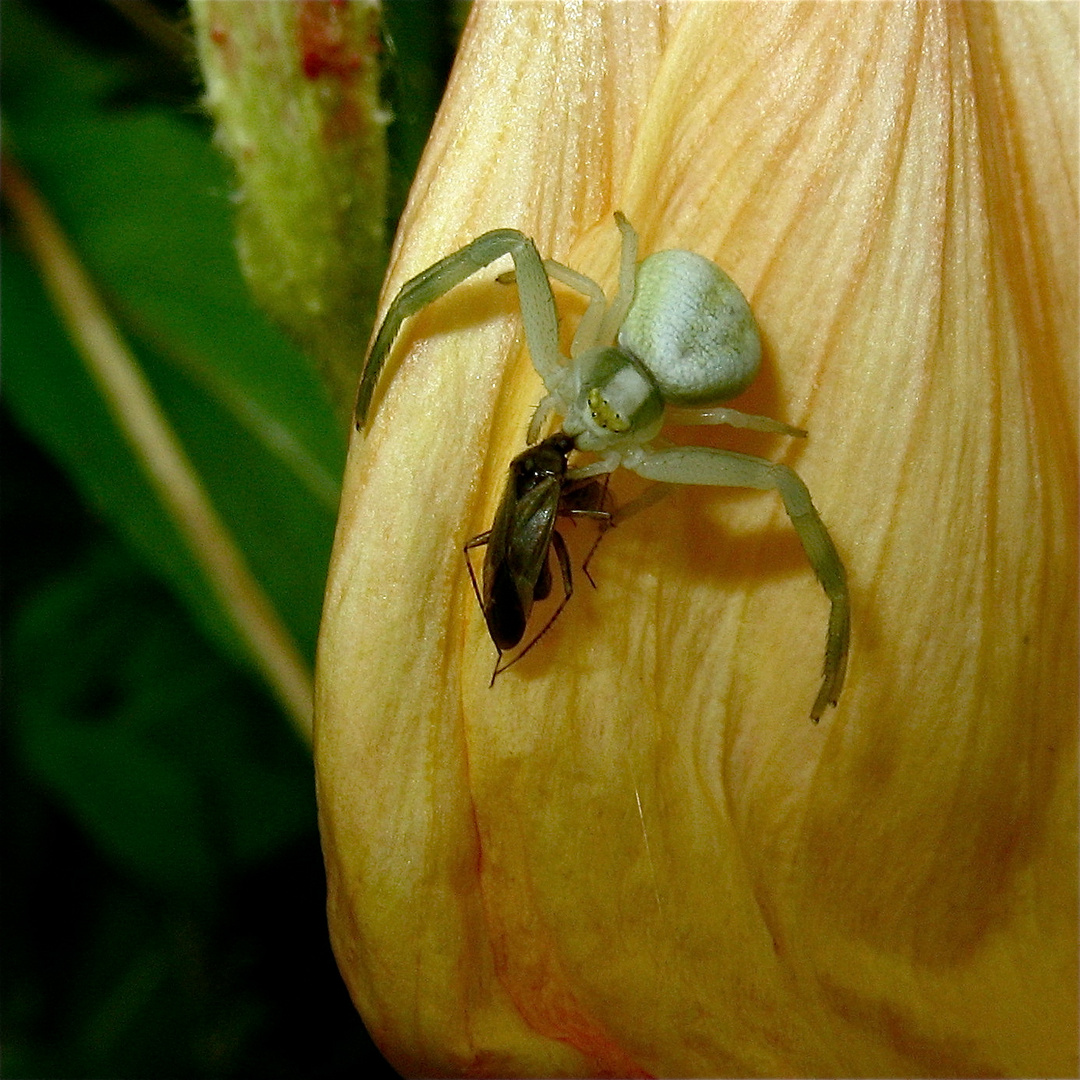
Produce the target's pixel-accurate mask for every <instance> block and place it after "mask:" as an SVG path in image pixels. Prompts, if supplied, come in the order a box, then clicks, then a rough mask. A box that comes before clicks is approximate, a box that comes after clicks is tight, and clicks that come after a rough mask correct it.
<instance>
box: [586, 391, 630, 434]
mask: <svg viewBox="0 0 1080 1080" xmlns="http://www.w3.org/2000/svg"><path fill="white" fill-rule="evenodd" d="M589 412H590V413H591V414H592V418H593V419H594V420H595V421H596V422H597V424H599V425H600V427H602V428H604V429H605V430H607V431H610V432H613V433H614V434H616V435H622V434H623V433H624V432H626V431H629V430H630V421H629V420H627V419H626V417H625V416H623V415H622V414H621V413H620V412H619V411H618V410H617V409H615V408H612V405H611V402H610V401H608V400H607V398H605V397H604V395H603V394H602V393H600V391H599V389H596V388H594V389H592V390H590V391H589Z"/></svg>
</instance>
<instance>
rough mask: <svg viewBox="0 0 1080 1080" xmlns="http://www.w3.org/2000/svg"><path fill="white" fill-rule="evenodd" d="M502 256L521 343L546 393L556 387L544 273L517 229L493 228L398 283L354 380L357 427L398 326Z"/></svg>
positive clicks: (553, 324)
mask: <svg viewBox="0 0 1080 1080" xmlns="http://www.w3.org/2000/svg"><path fill="white" fill-rule="evenodd" d="M507 254H509V255H510V256H511V257H512V258H513V260H514V268H515V272H516V277H517V282H518V302H519V304H520V307H521V321H522V323H523V324H524V326H525V340H526V341H527V342H528V346H529V353H530V355H531V356H532V362H533V364H534V365H535V367H536V370H537V371H538V372H539V374H540V377H541V378H542V379H543V380H544V384H545V385H546V386H547V387H548V389H549V391H550V390H551V389H552V388H553V387H554V386H555V385H556V384H557V382H558V377H559V373H560V371H561V368H562V365H563V360H564V358H563V356H562V354H561V353H560V352H559V323H558V317H557V315H556V312H555V298H554V296H552V293H551V282H549V281H548V277H547V274H546V273H545V272H544V264H543V262H542V261H541V259H540V255H539V253H538V252H537V250H536V245H535V244H534V243H533V242H532V240H530V239H529V238H528V237H527V236H526V235H525V234H524V233H521V232H518V230H517V229H494V230H492V231H491V232H487V233H484V235H483V236H478V237H477V238H476V239H475V240H473V241H472V243H470V244H466V245H465V247H463V248H461V249H460V250H459V251H455V252H454V253H453V254H452V255H447V256H446V258H445V259H440V260H439V261H438V262H437V263H435V264H434V265H433V266H429V267H428V268H427V269H426V270H424V271H423V272H421V273H419V274H417V275H416V277H414V278H412V279H410V280H409V281H407V282H405V284H404V285H402V287H401V290H400V291H399V292H398V294H397V296H396V297H394V301H393V303H391V305H390V307H389V309H388V310H387V312H386V317H385V318H384V319H383V323H382V326H380V327H379V332H378V334H377V335H376V336H375V342H374V344H373V345H372V346H371V351H370V352H369V353H368V358H367V362H366V363H365V364H364V371H363V374H362V375H361V376H360V388H359V390H358V391H357V395H356V426H357V428H358V429H359V428H362V427H363V425H364V421H365V419H366V418H367V412H368V408H369V406H370V405H371V396H372V394H373V393H374V392H375V384H376V383H377V382H378V379H379V372H380V371H381V370H382V367H383V364H384V363H385V362H386V357H387V355H388V354H389V352H390V347H391V346H392V345H393V343H394V338H396V337H397V333H398V330H400V329H401V324H402V323H403V322H404V321H405V320H406V319H407V318H409V317H410V316H412V315H416V314H418V313H419V312H420V311H422V310H423V309H424V308H426V307H427V306H428V304H430V303H432V302H433V301H435V300H438V298H439V297H440V296H442V295H444V294H445V293H448V292H449V291H450V290H451V289H452V288H453V287H454V286H455V285H460V284H461V282H463V281H464V280H465V279H466V278H468V277H471V276H472V275H473V274H475V273H476V272H477V271H478V270H482V269H483V268H484V267H485V266H487V265H489V264H490V263H493V262H494V261H495V260H496V259H498V258H500V257H501V256H503V255H507Z"/></svg>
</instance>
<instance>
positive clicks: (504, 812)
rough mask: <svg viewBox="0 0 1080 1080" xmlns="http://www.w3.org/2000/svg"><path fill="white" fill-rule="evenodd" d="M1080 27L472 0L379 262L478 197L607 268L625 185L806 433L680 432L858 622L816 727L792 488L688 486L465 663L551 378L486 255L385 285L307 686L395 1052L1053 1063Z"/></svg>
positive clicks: (768, 8) (703, 1062)
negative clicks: (805, 523)
mask: <svg viewBox="0 0 1080 1080" xmlns="http://www.w3.org/2000/svg"><path fill="white" fill-rule="evenodd" d="M677 14H679V15H681V19H678V20H676V19H675V16H676V15H677ZM668 19H670V20H671V22H672V23H674V25H673V26H670V25H668ZM624 20H639V21H640V24H639V25H633V26H631V25H629V24H628V23H624ZM1076 72H1077V59H1076V9H1075V8H1074V7H1072V6H1054V5H1043V4H1040V5H993V4H979V5H972V6H967V5H959V4H929V3H927V4H918V5H884V4H873V5H863V4H855V5H834V4H828V5H813V4H811V5H795V6H788V5H780V4H760V5H735V4H718V5H711V4H700V5H690V6H688V7H687V8H686V9H685V10H684V11H681V12H674V11H671V12H669V11H668V10H667V9H664V10H663V12H659V13H658V12H657V11H656V10H655V9H653V8H651V7H648V6H645V5H638V4H633V5H603V6H589V5H586V6H585V7H584V8H573V9H571V8H568V7H564V6H562V5H521V6H517V5H502V4H496V3H488V4H483V5H478V8H477V10H476V14H475V16H474V22H473V24H472V32H471V34H470V36H469V37H468V39H467V41H466V43H465V49H464V52H463V56H462V59H461V61H460V63H459V67H458V69H457V77H456V79H455V82H454V85H453V87H452V89H451V93H450V95H449V97H448V100H447V103H446V106H445V107H444V111H443V113H442V114H441V116H440V121H439V124H438V127H437V131H436V134H435V136H434V139H433V143H432V146H431V149H430V151H429V155H428V157H427V158H426V159H425V165H424V168H423V170H422V175H421V178H420V180H419V181H418V185H417V188H416V190H415V192H414V202H413V205H412V207H411V209H410V216H409V218H408V220H407V222H406V223H405V225H404V229H403V236H404V241H403V242H402V246H401V249H400V251H399V253H398V259H397V262H396V263H395V269H394V271H393V273H392V278H391V282H390V292H389V293H388V295H391V294H392V290H393V289H395V288H396V287H397V286H398V285H399V284H400V283H401V281H402V280H404V278H406V277H408V276H409V275H410V274H412V273H415V272H416V271H418V270H420V269H422V268H423V267H425V266H426V265H428V264H429V263H431V262H433V261H435V259H436V258H438V257H439V256H441V255H444V254H446V253H447V252H448V251H451V250H453V249H454V248H455V247H457V246H459V245H460V244H462V243H463V242H465V241H467V240H468V239H471V237H472V236H474V235H476V234H478V233H479V232H482V231H483V230H484V229H487V228H491V227H495V226H500V225H513V226H517V227H520V228H522V229H523V230H524V231H526V232H528V233H530V235H533V236H535V237H536V238H537V241H538V244H539V246H540V249H541V251H542V252H544V253H545V254H551V255H553V256H554V257H556V258H559V259H561V260H563V261H568V262H569V263H570V264H571V265H573V266H575V267H577V268H580V269H582V270H583V271H585V272H587V273H590V274H593V275H594V276H596V277H597V278H598V279H599V280H601V281H604V282H605V283H611V282H612V280H613V273H614V265H615V257H616V253H617V236H616V234H615V230H614V228H613V226H612V223H611V220H610V213H611V211H612V210H614V209H622V210H624V211H625V212H626V213H627V215H628V217H629V218H630V219H631V221H633V222H634V224H635V225H636V226H637V227H638V229H639V230H640V232H641V234H642V240H643V247H644V251H645V252H648V251H651V250H656V249H658V248H662V247H670V246H680V247H687V248H691V249H693V250H695V251H699V252H701V253H702V254H705V255H707V256H709V257H711V258H714V259H716V260H717V261H718V262H720V263H721V264H722V265H723V266H724V267H725V268H726V269H727V270H728V271H729V272H730V273H731V274H732V276H733V277H734V278H735V280H736V281H737V282H739V284H740V285H741V286H742V287H743V288H744V290H745V291H746V293H747V295H748V296H749V297H750V299H751V302H752V304H753V306H754V309H755V312H756V314H757V316H758V319H759V322H760V324H761V327H762V331H763V336H764V340H765V346H766V363H765V371H764V373H763V375H762V377H761V379H760V380H759V382H758V383H757V384H755V386H754V387H752V388H751V389H750V390H749V391H748V392H747V393H746V394H745V395H744V396H743V398H742V399H741V401H740V403H739V404H740V406H741V407H745V408H746V409H748V410H750V411H754V412H767V413H769V414H771V415H776V416H778V417H780V418H781V419H784V420H787V421H790V422H792V423H796V424H800V425H802V426H805V427H807V428H808V429H809V430H810V438H809V440H808V441H807V443H806V444H805V445H801V444H800V445H796V444H794V443H793V442H791V441H790V440H783V439H779V438H777V437H766V436H748V435H746V434H743V433H738V434H727V433H713V434H712V435H711V438H712V439H716V440H717V441H718V442H722V443H723V445H731V446H736V447H738V448H740V449H744V450H748V451H749V452H754V453H762V454H764V455H765V456H768V457H770V458H773V459H777V460H780V459H782V460H787V461H789V462H790V463H791V464H792V466H793V467H794V468H796V469H797V470H798V472H799V473H800V475H801V476H802V477H803V478H804V480H805V481H806V482H807V484H808V486H809V488H810V490H811V492H812V494H813V496H814V499H815V502H816V504H817V506H818V508H819V509H820V511H821V513H822V516H823V517H824V519H825V521H826V523H827V525H828V527H829V529H830V531H831V532H832V534H833V536H834V538H835V539H836V542H837V544H838V546H839V548H840V550H841V552H842V554H843V556H844V559H845V562H846V564H847V568H848V572H849V576H850V581H851V587H852V594H853V599H854V612H855V615H854V618H855V636H854V640H853V647H852V656H851V669H850V675H849V680H848V685H847V686H846V688H845V690H844V693H843V696H842V698H841V700H840V705H839V708H838V709H836V710H835V711H830V712H829V713H827V714H826V715H825V717H824V718H823V720H822V722H821V724H820V725H819V726H817V727H815V726H813V725H811V724H810V723H809V721H808V719H807V715H808V711H809V706H810V703H811V702H812V700H813V697H814V693H815V691H816V687H817V681H818V678H819V672H820V663H821V653H822V649H823V642H824V628H825V618H826V609H827V605H826V602H825V600H824V597H823V596H822V594H821V590H820V588H819V587H818V585H817V583H816V582H815V580H814V578H813V575H812V573H811V572H810V570H809V568H808V567H807V566H806V564H805V561H804V558H803V555H802V552H801V549H800V547H799V545H798V542H797V540H796V538H795V536H794V533H793V532H792V530H791V528H790V524H789V522H788V521H787V519H786V517H785V516H784V513H783V510H782V509H781V507H780V506H779V502H778V500H777V499H776V498H775V497H774V496H771V495H768V494H752V495H749V494H742V493H737V492H727V491H721V492H716V491H705V490H702V489H684V490H681V491H679V492H678V493H677V494H675V495H674V496H672V497H671V498H670V499H669V500H667V502H666V503H664V504H662V505H661V506H659V507H657V508H655V509H653V510H650V511H648V512H646V513H644V514H642V515H641V516H640V517H639V518H634V519H631V520H630V521H628V522H627V523H626V524H625V525H620V527H619V528H618V529H616V530H614V531H613V532H612V533H611V534H610V535H608V536H607V537H605V539H604V542H603V545H602V546H601V548H600V551H599V553H598V555H597V557H596V559H595V560H594V561H593V563H592V572H593V575H594V577H595V578H596V579H597V582H598V585H599V588H598V590H597V591H595V592H593V590H591V589H589V588H588V587H587V586H582V587H579V589H578V591H577V592H576V593H575V595H574V598H573V601H572V603H571V604H570V605H569V606H568V607H567V610H566V611H565V612H564V614H563V616H562V618H561V619H560V621H559V623H558V624H556V626H555V627H554V628H553V629H552V630H551V632H550V633H549V634H548V635H547V636H546V637H545V638H544V640H543V642H542V643H541V644H540V645H539V646H538V647H537V648H536V649H534V650H533V651H532V653H530V655H529V656H528V658H526V659H525V660H524V661H522V663H521V664H519V665H517V666H516V667H515V668H514V669H512V671H510V672H507V673H506V674H505V675H503V676H501V677H500V678H499V679H498V680H497V681H496V683H495V686H494V687H493V688H492V689H490V690H489V689H488V686H487V683H488V678H489V676H490V672H491V665H492V662H493V659H494V656H493V649H492V647H491V644H490V642H489V641H488V639H487V637H486V634H485V631H484V627H483V622H482V620H481V618H480V615H479V613H478V611H477V610H476V605H475V601H474V599H473V597H472V595H471V592H470V591H469V586H468V579H467V577H466V576H465V571H464V566H463V563H462V559H461V545H462V543H463V542H464V540H465V539H466V538H467V537H468V536H470V535H472V534H474V533H476V532H479V531H480V530H481V529H483V528H485V527H486V526H487V524H488V523H489V522H490V520H491V514H492V511H493V507H494V504H495V501H496V500H497V498H498V493H499V491H500V489H501V485H502V478H503V475H504V473H505V469H506V466H507V463H508V461H509V459H510V458H511V457H512V456H513V454H514V453H516V452H517V451H518V450H519V449H520V448H521V446H522V444H523V438H524V429H525V426H526V423H527V419H528V416H529V412H530V409H531V407H532V406H533V405H534V404H535V402H536V401H537V400H538V399H539V396H540V394H541V389H540V385H539V380H538V379H537V378H536V376H535V373H533V372H532V370H531V367H530V365H529V363H528V358H527V356H525V355H524V353H523V352H522V351H521V349H520V348H519V347H516V346H515V339H516V336H517V334H518V322H517V320H516V318H515V315H514V313H515V298H514V296H513V295H512V290H509V289H506V290H503V289H500V288H499V287H498V286H496V285H493V284H492V283H491V275H486V276H484V275H481V276H480V277H479V278H478V279H477V280H476V281H475V282H471V283H469V284H467V285H465V286H462V287H460V288H459V289H457V290H455V291H454V292H453V293H451V294H450V295H449V296H447V297H446V298H445V299H444V300H443V301H440V302H439V303H437V304H434V305H432V306H431V308H429V309H428V310H427V311H425V312H424V313H423V314H422V315H421V316H420V317H418V318H417V319H416V320H414V321H413V322H412V323H411V324H410V325H409V326H408V327H406V331H405V333H404V334H403V337H402V341H401V342H400V343H399V346H398V347H397V348H396V349H395V353H394V357H393V358H392V360H391V363H390V365H389V366H388V370H387V372H386V375H385V377H384V381H383V384H382V387H381V389H380V390H379V392H378V393H377V395H376V399H375V417H374V420H373V422H372V424H371V425H370V431H369V433H368V435H367V436H366V438H365V439H364V440H363V441H362V442H358V443H357V445H356V446H355V447H354V452H353V456H352V460H351V463H350V471H349V477H348V480H347V489H346V495H345V499H344V501H343V509H342V519H341V525H340V532H339V538H338V545H337V550H336V554H335V562H334V568H333V572H332V576H331V583H330V590H329V593H328V599H327V610H326V617H325V623H324V632H323V638H322V643H321V654H320V673H319V684H320V689H319V702H318V725H319V726H318V731H317V754H318V765H319V781H320V803H321V812H322V817H323V827H324V837H325V844H326V850H327V860H328V872H329V879H330V896H331V901H330V903H331V925H332V929H333V932H334V940H335V948H336V950H337V953H338V958H339V962H340V963H341V965H342V969H343V972H344V974H345V977H346V979H347V981H348V982H349V984H350V988H351V990H352V992H353V995H354V998H355V999H356V1001H357V1004H358V1005H359V1007H360V1009H361V1011H362V1013H363V1015H364V1017H365V1020H366V1021H367V1023H368V1024H369V1026H370V1028H371V1030H372V1032H373V1034H374V1035H375V1036H376V1038H377V1039H378V1040H379V1041H380V1043H381V1045H383V1047H384V1048H385V1049H386V1051H387V1053H388V1054H390V1055H391V1058H392V1060H393V1061H394V1062H395V1064H396V1065H397V1066H398V1067H399V1068H401V1069H403V1070H405V1071H414V1072H421V1071H427V1072H430V1071H432V1070H439V1071H448V1072H454V1071H459V1072H469V1073H482V1074H488V1075H491V1074H507V1073H513V1074H515V1075H555V1074H561V1075H612V1074H621V1075H631V1074H652V1075H718V1074H740V1075H751V1074H760V1075H775V1074H800V1075H826V1074H827V1075H836V1074H861V1075H873V1074H878V1075H880V1074H894V1075H923V1074H930V1073H932V1074H952V1075H964V1074H970V1075H986V1074H991V1073H994V1074H1000V1073H1004V1074H1013V1075H1018V1074H1022V1073H1038V1074H1055V1073H1066V1072H1069V1071H1073V1070H1075V1068H1076V1049H1075V1001H1076V963H1075V957H1076V888H1075V885H1076V858H1075V852H1076V837H1075V766H1076V755H1075V718H1076V712H1077V693H1076V592H1077V580H1076V578H1077V569H1076V568H1077V558H1076V519H1077V513H1076V478H1077V467H1076V452H1075V446H1076V443H1075V434H1076V380H1075V371H1076V360H1077V356H1076V325H1077V321H1076V259H1075V252H1076V240H1077V222H1076V191H1077V184H1076V175H1077V162H1076V147H1075V130H1076ZM616 103H618V105H616ZM567 310H568V311H573V310H580V305H579V306H578V307H577V308H576V309H575V308H574V306H573V304H572V303H569V304H568V305H567ZM677 434H678V437H680V438H685V437H688V433H687V432H686V431H682V432H678V433H677ZM690 434H692V435H693V437H694V439H695V440H696V441H706V440H705V439H703V438H702V435H701V433H700V432H692V433H690ZM616 483H617V485H624V484H625V481H624V480H622V479H620V480H618V481H617V482H616ZM616 490H617V491H618V492H620V493H621V492H622V491H623V490H624V488H623V487H621V486H617V487H616ZM574 541H575V543H576V544H577V546H578V547H580V545H581V543H582V542H583V541H579V540H578V539H577V538H574Z"/></svg>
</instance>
